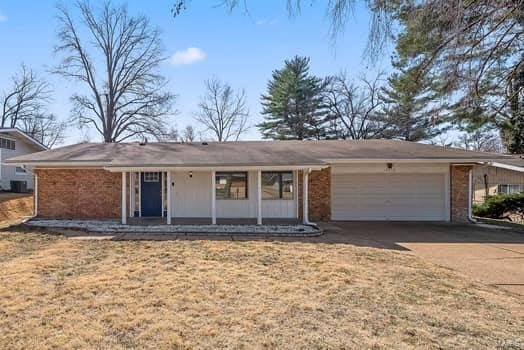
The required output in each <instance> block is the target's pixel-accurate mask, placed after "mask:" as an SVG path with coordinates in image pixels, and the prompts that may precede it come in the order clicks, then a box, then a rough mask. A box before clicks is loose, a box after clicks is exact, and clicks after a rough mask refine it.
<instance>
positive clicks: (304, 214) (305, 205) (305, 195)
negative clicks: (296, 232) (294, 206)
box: [302, 169, 310, 225]
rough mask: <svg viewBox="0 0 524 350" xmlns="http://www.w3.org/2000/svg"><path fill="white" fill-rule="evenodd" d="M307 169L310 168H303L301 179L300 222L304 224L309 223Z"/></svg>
mask: <svg viewBox="0 0 524 350" xmlns="http://www.w3.org/2000/svg"><path fill="white" fill-rule="evenodd" d="M309 171H310V169H304V171H303V179H302V190H303V194H302V200H303V203H302V222H303V223H304V225H307V224H309V208H308V203H309V198H308V195H309V189H308V187H309Z"/></svg>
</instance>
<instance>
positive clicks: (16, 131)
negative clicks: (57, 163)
mask: <svg viewBox="0 0 524 350" xmlns="http://www.w3.org/2000/svg"><path fill="white" fill-rule="evenodd" d="M3 132H7V133H9V132H11V133H13V132H14V133H17V134H18V135H21V136H22V137H23V138H25V139H26V140H27V141H29V142H31V143H32V144H33V145H36V146H38V147H39V148H41V149H42V151H45V150H48V149H49V147H47V146H46V145H44V144H43V143H41V142H40V141H38V140H36V139H34V138H33V137H31V136H29V135H27V134H26V133H25V132H23V131H22V130H20V129H17V128H4V129H0V133H3Z"/></svg>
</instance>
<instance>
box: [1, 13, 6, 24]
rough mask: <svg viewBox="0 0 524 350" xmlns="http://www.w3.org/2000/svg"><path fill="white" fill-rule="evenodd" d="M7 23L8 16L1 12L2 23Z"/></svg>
mask: <svg viewBox="0 0 524 350" xmlns="http://www.w3.org/2000/svg"><path fill="white" fill-rule="evenodd" d="M5 21H7V16H6V15H4V14H3V13H2V11H0V22H5Z"/></svg>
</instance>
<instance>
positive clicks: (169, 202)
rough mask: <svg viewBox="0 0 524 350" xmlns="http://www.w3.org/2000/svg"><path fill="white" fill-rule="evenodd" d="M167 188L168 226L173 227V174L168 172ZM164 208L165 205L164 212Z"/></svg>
mask: <svg viewBox="0 0 524 350" xmlns="http://www.w3.org/2000/svg"><path fill="white" fill-rule="evenodd" d="M166 182H167V183H166V186H167V215H166V217H167V224H168V225H171V192H172V190H173V188H172V186H171V172H170V171H168V172H167V181H166ZM163 207H164V204H163V203H162V211H163V210H164V209H163Z"/></svg>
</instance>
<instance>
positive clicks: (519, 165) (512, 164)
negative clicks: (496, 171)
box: [490, 155, 524, 172]
mask: <svg viewBox="0 0 524 350" xmlns="http://www.w3.org/2000/svg"><path fill="white" fill-rule="evenodd" d="M490 165H491V166H494V167H497V168H504V169H508V170H514V171H520V172H524V155H517V156H512V157H511V158H509V159H503V160H498V161H496V162H492V163H490Z"/></svg>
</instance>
